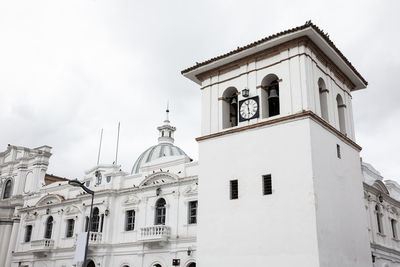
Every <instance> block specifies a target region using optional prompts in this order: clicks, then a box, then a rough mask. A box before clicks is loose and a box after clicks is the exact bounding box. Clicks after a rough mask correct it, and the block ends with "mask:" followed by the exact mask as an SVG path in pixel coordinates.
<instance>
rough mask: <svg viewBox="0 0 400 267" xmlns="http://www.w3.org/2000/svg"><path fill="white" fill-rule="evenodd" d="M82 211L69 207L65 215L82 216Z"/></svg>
mask: <svg viewBox="0 0 400 267" xmlns="http://www.w3.org/2000/svg"><path fill="white" fill-rule="evenodd" d="M80 213H81V210H80V209H79V208H78V207H77V206H68V207H67V208H66V209H65V214H66V215H74V214H80Z"/></svg>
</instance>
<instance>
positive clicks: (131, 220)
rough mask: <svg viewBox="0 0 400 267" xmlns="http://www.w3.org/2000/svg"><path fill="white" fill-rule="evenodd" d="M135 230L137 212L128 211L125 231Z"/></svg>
mask: <svg viewBox="0 0 400 267" xmlns="http://www.w3.org/2000/svg"><path fill="white" fill-rule="evenodd" d="M132 230H135V211H134V210H128V211H126V221H125V231H132Z"/></svg>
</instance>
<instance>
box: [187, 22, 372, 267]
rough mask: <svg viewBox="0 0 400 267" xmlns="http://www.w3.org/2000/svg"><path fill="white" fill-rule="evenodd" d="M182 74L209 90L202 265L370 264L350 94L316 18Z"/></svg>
mask: <svg viewBox="0 0 400 267" xmlns="http://www.w3.org/2000/svg"><path fill="white" fill-rule="evenodd" d="M182 74H183V75H184V76H185V77H187V78H189V79H190V80H192V81H194V82H196V83H198V84H199V85H200V86H201V92H202V122H201V136H200V137H199V138H197V141H198V143H199V163H200V164H199V166H200V173H199V195H198V200H199V217H198V218H199V220H198V234H197V238H198V266H200V267H219V266H229V267H243V266H277V267H286V266H287V267H289V266H290V267H293V266H303V267H368V266H372V261H371V255H370V249H369V239H368V232H367V225H366V221H365V209H364V206H363V193H362V192H363V190H362V176H361V167H360V156H359V152H360V150H361V147H360V146H359V145H357V143H356V142H355V138H354V126H353V114H352V102H351V100H352V96H351V94H352V92H353V91H355V90H360V89H363V88H365V87H366V86H367V82H366V81H365V79H364V78H363V77H362V76H361V75H360V74H359V73H358V72H357V70H356V69H355V68H354V67H353V66H352V64H351V63H350V62H349V61H348V60H347V59H346V57H345V56H344V55H343V54H342V53H341V52H340V51H339V50H338V49H337V48H336V46H335V45H334V44H333V42H332V41H331V40H330V39H329V37H328V36H327V35H325V34H324V33H323V32H322V31H321V30H320V29H319V28H318V27H317V26H315V25H314V24H312V23H311V22H307V23H306V24H305V25H303V26H300V27H297V28H293V29H290V30H287V31H284V32H281V33H278V34H275V35H272V36H270V37H266V38H264V39H262V40H259V41H256V42H254V43H252V44H250V45H247V46H245V47H241V48H238V49H236V50H234V51H231V52H229V53H227V54H224V55H221V56H218V57H215V58H213V59H210V60H207V61H205V62H203V63H197V64H196V65H195V66H193V67H191V68H188V69H186V70H184V71H182Z"/></svg>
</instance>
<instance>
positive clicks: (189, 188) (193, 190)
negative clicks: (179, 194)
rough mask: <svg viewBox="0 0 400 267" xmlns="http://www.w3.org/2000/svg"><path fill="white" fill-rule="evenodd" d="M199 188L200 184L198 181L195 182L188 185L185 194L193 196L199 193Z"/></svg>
mask: <svg viewBox="0 0 400 267" xmlns="http://www.w3.org/2000/svg"><path fill="white" fill-rule="evenodd" d="M197 190H198V185H197V183H193V184H191V185H188V186H187V187H186V188H185V190H184V191H183V195H184V196H193V195H197Z"/></svg>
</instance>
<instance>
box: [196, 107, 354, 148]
mask: <svg viewBox="0 0 400 267" xmlns="http://www.w3.org/2000/svg"><path fill="white" fill-rule="evenodd" d="M302 118H310V119H312V120H314V121H315V122H317V123H319V124H320V125H321V126H323V127H325V128H327V129H328V130H329V131H330V132H331V133H333V134H334V135H336V136H337V137H338V138H340V139H341V140H342V141H343V142H345V143H347V144H348V145H350V146H351V147H353V148H354V149H356V150H357V151H361V149H362V148H361V146H359V145H358V144H357V143H356V142H354V141H353V140H351V139H350V138H348V137H347V136H346V135H345V134H343V133H341V132H340V131H339V130H337V129H336V128H335V127H333V126H332V125H330V124H329V123H328V122H326V121H325V120H324V119H322V118H320V117H319V116H318V115H316V114H315V113H314V112H312V111H310V110H309V111H302V112H299V113H296V114H292V115H288V116H283V117H279V118H276V119H270V120H267V121H262V122H258V123H254V124H251V125H247V126H242V127H236V128H233V129H229V130H226V131H222V132H218V133H213V134H209V135H204V136H200V137H197V138H196V141H197V142H201V141H204V140H207V139H212V138H216V137H220V136H224V135H228V134H233V133H238V132H242V131H246V130H250V129H255V128H259V127H264V126H267V125H273V124H278V123H282V122H287V121H290V120H295V119H302Z"/></svg>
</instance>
